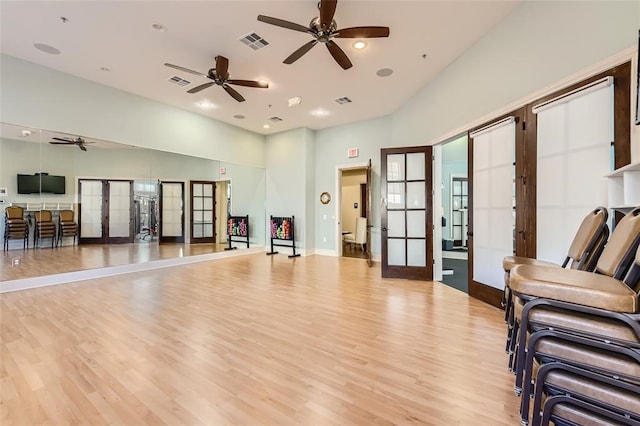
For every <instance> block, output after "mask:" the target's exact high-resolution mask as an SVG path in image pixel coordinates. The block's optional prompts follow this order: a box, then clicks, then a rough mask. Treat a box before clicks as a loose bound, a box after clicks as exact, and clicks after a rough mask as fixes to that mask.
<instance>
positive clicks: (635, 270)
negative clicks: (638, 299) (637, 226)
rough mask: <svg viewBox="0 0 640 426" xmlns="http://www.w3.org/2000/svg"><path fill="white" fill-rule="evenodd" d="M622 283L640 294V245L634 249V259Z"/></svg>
mask: <svg viewBox="0 0 640 426" xmlns="http://www.w3.org/2000/svg"><path fill="white" fill-rule="evenodd" d="M624 283H625V284H626V285H628V286H629V287H631V288H632V289H633V290H635V292H636V293H638V295H639V296H640V247H638V250H636V260H635V262H633V265H631V268H629V272H628V273H627V276H626V277H625V279H624Z"/></svg>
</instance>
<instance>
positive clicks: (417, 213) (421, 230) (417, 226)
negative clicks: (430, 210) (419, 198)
mask: <svg viewBox="0 0 640 426" xmlns="http://www.w3.org/2000/svg"><path fill="white" fill-rule="evenodd" d="M425 222H426V217H425V211H424V210H409V211H408V212H407V237H410V238H411V237H415V238H425V237H426V226H425Z"/></svg>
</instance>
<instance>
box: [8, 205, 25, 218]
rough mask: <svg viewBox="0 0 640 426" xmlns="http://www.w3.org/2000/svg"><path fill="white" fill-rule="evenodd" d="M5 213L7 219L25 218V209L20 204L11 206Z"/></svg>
mask: <svg viewBox="0 0 640 426" xmlns="http://www.w3.org/2000/svg"><path fill="white" fill-rule="evenodd" d="M4 214H5V215H7V219H23V218H24V209H23V208H22V207H20V206H9V207H7V208H6V209H5V211H4Z"/></svg>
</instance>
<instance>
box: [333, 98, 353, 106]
mask: <svg viewBox="0 0 640 426" xmlns="http://www.w3.org/2000/svg"><path fill="white" fill-rule="evenodd" d="M334 101H336V102H337V103H339V104H340V105H344V104H348V103H351V99H349V98H347V97H346V96H344V97H342V98H337V99H334Z"/></svg>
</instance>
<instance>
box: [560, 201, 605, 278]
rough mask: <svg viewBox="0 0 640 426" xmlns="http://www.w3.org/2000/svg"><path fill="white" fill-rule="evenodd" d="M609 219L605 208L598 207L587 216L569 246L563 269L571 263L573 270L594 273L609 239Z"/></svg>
mask: <svg viewBox="0 0 640 426" xmlns="http://www.w3.org/2000/svg"><path fill="white" fill-rule="evenodd" d="M608 218H609V213H608V211H607V209H606V208H604V207H597V208H595V209H594V210H592V211H591V212H589V214H587V216H586V217H585V218H584V219H583V220H582V223H581V224H580V227H579V228H578V231H577V232H576V236H575V237H574V238H573V242H572V243H571V246H569V251H568V252H567V257H566V259H565V261H564V263H563V265H562V266H563V267H564V266H566V265H567V263H568V262H571V265H570V267H571V269H581V270H587V271H593V268H595V266H596V263H597V261H598V257H599V256H600V254H601V253H602V250H603V249H604V246H605V244H606V242H607V238H608V237H609V226H607V219H608Z"/></svg>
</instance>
